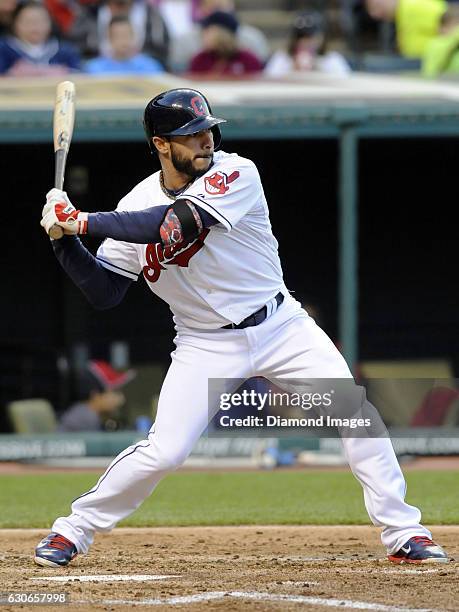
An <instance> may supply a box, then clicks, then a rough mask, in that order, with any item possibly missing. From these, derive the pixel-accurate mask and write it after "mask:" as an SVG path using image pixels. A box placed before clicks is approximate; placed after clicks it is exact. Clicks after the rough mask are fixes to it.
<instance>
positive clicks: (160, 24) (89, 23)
mask: <svg viewBox="0 0 459 612" xmlns="http://www.w3.org/2000/svg"><path fill="white" fill-rule="evenodd" d="M114 17H127V18H128V19H129V21H130V22H131V25H132V29H133V32H134V36H135V41H136V47H137V49H139V50H140V51H141V52H142V53H145V54H146V55H150V56H152V57H154V58H156V59H157V60H158V61H160V62H161V64H163V66H166V65H167V59H168V46H169V34H168V31H167V28H166V25H165V23H164V20H163V18H162V17H161V14H160V12H159V11H158V9H157V7H155V6H153V5H151V4H147V3H146V2H145V1H144V0H104V2H102V4H101V6H100V7H99V9H98V11H97V13H96V14H94V13H93V11H91V10H89V9H86V10H83V11H82V12H81V14H80V15H79V16H78V18H77V19H76V21H75V23H74V24H73V26H72V29H71V31H70V33H69V35H70V37H71V39H72V40H73V41H74V42H76V43H77V44H78V46H79V47H80V49H81V50H82V52H83V54H84V55H85V57H91V56H96V55H103V56H106V57H110V53H111V50H110V40H109V25H110V23H111V21H112V19H113V18H114Z"/></svg>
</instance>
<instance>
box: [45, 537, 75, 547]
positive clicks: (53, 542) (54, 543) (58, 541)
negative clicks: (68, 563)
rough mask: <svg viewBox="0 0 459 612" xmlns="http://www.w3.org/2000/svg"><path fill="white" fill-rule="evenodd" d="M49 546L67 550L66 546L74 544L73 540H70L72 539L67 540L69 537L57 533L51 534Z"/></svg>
mask: <svg viewBox="0 0 459 612" xmlns="http://www.w3.org/2000/svg"><path fill="white" fill-rule="evenodd" d="M48 546H49V547H50V548H57V549H59V550H65V549H66V548H69V547H70V548H73V544H72V542H70V540H67V538H64V536H62V535H60V534H58V533H56V534H55V535H53V536H50V539H49V541H48Z"/></svg>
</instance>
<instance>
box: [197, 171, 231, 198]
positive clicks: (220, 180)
mask: <svg viewBox="0 0 459 612" xmlns="http://www.w3.org/2000/svg"><path fill="white" fill-rule="evenodd" d="M238 177H239V171H238V170H235V171H234V172H233V173H231V174H230V175H229V176H228V175H227V174H225V173H224V172H214V173H213V174H212V176H206V178H205V179H204V184H205V186H206V191H207V193H210V195H223V194H224V193H226V192H227V191H228V189H229V185H230V183H232V182H233V181H235V180H236V179H237V178H238Z"/></svg>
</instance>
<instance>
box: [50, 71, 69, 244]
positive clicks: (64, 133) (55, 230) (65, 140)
mask: <svg viewBox="0 0 459 612" xmlns="http://www.w3.org/2000/svg"><path fill="white" fill-rule="evenodd" d="M74 121H75V85H74V83H72V82H71V81H63V82H62V83H59V85H58V86H57V88H56V102H55V104H54V117H53V135H54V187H57V189H62V187H63V186H64V174H65V163H66V161H67V153H68V151H69V147H70V142H71V140H72V134H73V124H74ZM49 235H50V237H51V238H54V239H55V240H57V239H59V238H62V236H63V235H64V230H63V229H62V227H60V225H53V227H52V228H51V229H50V230H49Z"/></svg>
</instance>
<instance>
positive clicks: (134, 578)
mask: <svg viewBox="0 0 459 612" xmlns="http://www.w3.org/2000/svg"><path fill="white" fill-rule="evenodd" d="M168 578H181V576H159V575H151V574H101V575H99V576H98V575H95V576H85V575H81V574H80V575H79V576H42V577H41V578H32V580H37V581H41V580H46V581H48V582H147V581H149V580H166V579H168Z"/></svg>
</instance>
